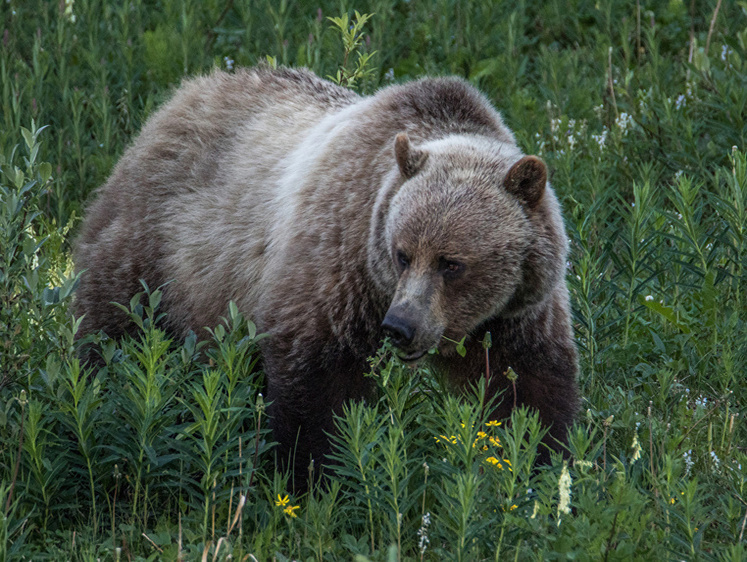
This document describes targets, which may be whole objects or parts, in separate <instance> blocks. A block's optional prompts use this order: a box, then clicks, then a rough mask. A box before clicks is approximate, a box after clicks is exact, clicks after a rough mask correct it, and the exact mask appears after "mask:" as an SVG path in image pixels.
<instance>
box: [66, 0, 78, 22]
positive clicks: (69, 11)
mask: <svg viewBox="0 0 747 562" xmlns="http://www.w3.org/2000/svg"><path fill="white" fill-rule="evenodd" d="M74 3H75V0H65V13H64V15H65V17H66V18H67V19H68V21H70V23H75V14H74V13H73V4H74Z"/></svg>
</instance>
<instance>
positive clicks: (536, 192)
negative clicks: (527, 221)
mask: <svg viewBox="0 0 747 562" xmlns="http://www.w3.org/2000/svg"><path fill="white" fill-rule="evenodd" d="M503 185H504V187H505V188H506V191H508V192H509V193H511V194H513V195H515V196H516V197H518V198H519V199H520V200H521V201H522V202H523V203H524V204H525V205H526V206H527V207H529V208H530V209H531V208H533V207H535V206H536V205H537V203H539V202H540V201H541V200H542V196H543V195H544V194H545V186H546V185H547V167H546V166H545V163H544V162H543V161H542V160H540V159H539V158H537V157H536V156H524V158H522V159H521V160H519V161H518V162H517V163H516V164H514V165H513V166H511V169H510V170H509V171H508V173H507V174H506V179H505V180H503Z"/></svg>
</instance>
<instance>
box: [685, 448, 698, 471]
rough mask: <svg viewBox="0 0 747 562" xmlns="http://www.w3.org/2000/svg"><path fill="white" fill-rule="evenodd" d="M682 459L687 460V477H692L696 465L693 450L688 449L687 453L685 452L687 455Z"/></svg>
mask: <svg viewBox="0 0 747 562" xmlns="http://www.w3.org/2000/svg"><path fill="white" fill-rule="evenodd" d="M682 458H684V459H685V476H690V471H691V470H692V468H693V465H694V464H695V461H693V450H692V449H688V450H687V451H685V453H684V454H683V455H682Z"/></svg>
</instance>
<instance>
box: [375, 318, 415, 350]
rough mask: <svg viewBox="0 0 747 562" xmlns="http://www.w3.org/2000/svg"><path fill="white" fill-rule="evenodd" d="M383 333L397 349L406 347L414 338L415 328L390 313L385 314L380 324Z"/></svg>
mask: <svg viewBox="0 0 747 562" xmlns="http://www.w3.org/2000/svg"><path fill="white" fill-rule="evenodd" d="M381 328H382V329H383V330H384V333H385V334H386V335H387V336H389V338H390V339H391V340H392V343H393V344H394V345H396V346H397V347H399V348H405V347H408V346H409V345H410V344H411V343H412V340H413V339H414V337H415V326H413V324H412V323H411V322H408V321H407V320H405V319H404V318H402V317H400V316H397V314H395V313H392V312H391V311H389V312H387V314H386V316H385V317H384V321H383V322H382V323H381Z"/></svg>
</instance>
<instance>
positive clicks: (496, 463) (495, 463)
mask: <svg viewBox="0 0 747 562" xmlns="http://www.w3.org/2000/svg"><path fill="white" fill-rule="evenodd" d="M485 460H486V461H487V462H489V463H490V464H492V465H493V466H495V467H496V468H500V469H501V470H503V465H502V464H501V461H500V460H498V459H497V458H495V457H488V458H487V459H485Z"/></svg>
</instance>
